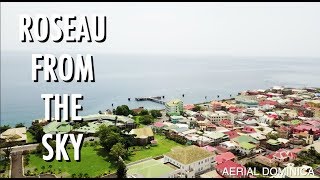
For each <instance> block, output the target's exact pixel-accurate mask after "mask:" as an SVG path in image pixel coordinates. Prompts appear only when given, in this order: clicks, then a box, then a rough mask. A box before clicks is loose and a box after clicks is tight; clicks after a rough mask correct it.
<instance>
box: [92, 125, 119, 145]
mask: <svg viewBox="0 0 320 180" xmlns="http://www.w3.org/2000/svg"><path fill="white" fill-rule="evenodd" d="M97 135H98V137H99V138H100V144H101V146H102V147H104V149H105V150H107V151H110V149H111V148H112V146H113V145H115V144H116V143H118V142H120V143H123V142H124V139H123V137H121V135H120V129H119V128H118V127H116V126H106V125H101V126H100V127H99V130H98V132H97Z"/></svg>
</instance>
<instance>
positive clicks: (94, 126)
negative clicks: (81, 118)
mask: <svg viewBox="0 0 320 180" xmlns="http://www.w3.org/2000/svg"><path fill="white" fill-rule="evenodd" d="M102 124H105V125H106V126H110V125H112V124H114V123H113V122H110V121H102V122H89V123H88V126H82V127H80V128H78V129H74V130H73V131H75V132H81V133H91V134H93V133H96V132H97V131H98V129H99V127H100V126H101V125H102Z"/></svg>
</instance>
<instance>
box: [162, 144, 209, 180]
mask: <svg viewBox="0 0 320 180" xmlns="http://www.w3.org/2000/svg"><path fill="white" fill-rule="evenodd" d="M214 156H215V155H214V154H213V153H211V152H209V151H207V150H205V149H202V148H200V147H197V146H194V145H192V146H188V147H177V148H173V149H172V150H171V152H169V153H167V154H164V163H167V162H168V163H170V164H173V165H175V166H176V167H179V168H180V170H181V173H182V174H183V175H184V176H185V177H187V178H194V177H195V175H196V174H199V173H201V172H203V171H206V170H208V169H210V168H211V167H212V166H213V164H214Z"/></svg>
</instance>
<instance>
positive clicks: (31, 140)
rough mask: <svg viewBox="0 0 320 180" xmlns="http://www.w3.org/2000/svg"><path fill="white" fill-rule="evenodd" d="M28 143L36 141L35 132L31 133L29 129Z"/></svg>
mask: <svg viewBox="0 0 320 180" xmlns="http://www.w3.org/2000/svg"><path fill="white" fill-rule="evenodd" d="M26 134H27V143H33V142H36V140H35V139H34V136H33V134H31V133H30V132H29V131H27V133H26Z"/></svg>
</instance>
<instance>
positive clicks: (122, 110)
mask: <svg viewBox="0 0 320 180" xmlns="http://www.w3.org/2000/svg"><path fill="white" fill-rule="evenodd" d="M130 113H131V111H130V109H129V107H128V106H127V105H121V106H118V107H117V108H116V110H115V112H114V114H116V115H122V116H128V115H129V114H130Z"/></svg>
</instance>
